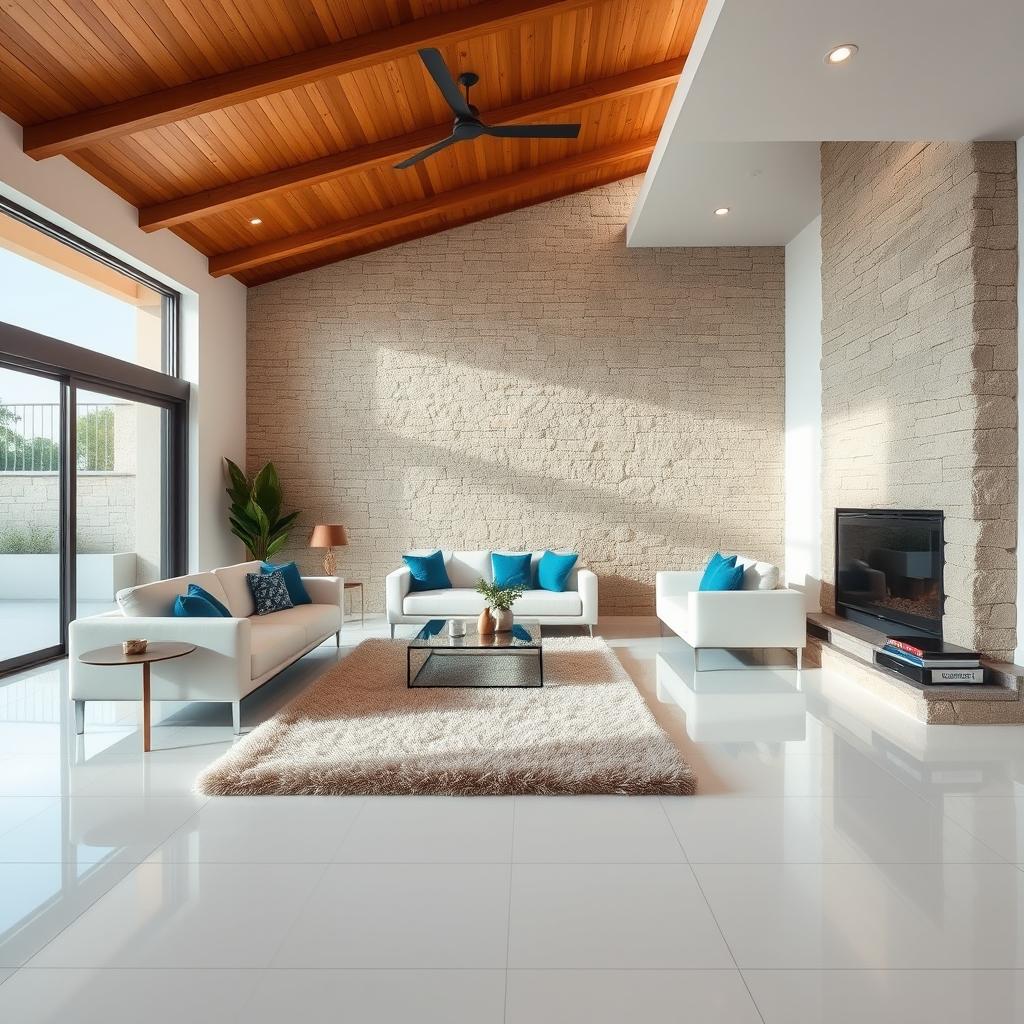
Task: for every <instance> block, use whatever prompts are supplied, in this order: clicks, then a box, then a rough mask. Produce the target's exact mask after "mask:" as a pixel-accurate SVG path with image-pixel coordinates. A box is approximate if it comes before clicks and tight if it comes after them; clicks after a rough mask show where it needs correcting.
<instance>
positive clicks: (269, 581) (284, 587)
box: [245, 569, 295, 615]
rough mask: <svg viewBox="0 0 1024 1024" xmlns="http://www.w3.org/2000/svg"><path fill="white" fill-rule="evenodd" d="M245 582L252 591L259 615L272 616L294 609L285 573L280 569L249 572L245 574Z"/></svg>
mask: <svg viewBox="0 0 1024 1024" xmlns="http://www.w3.org/2000/svg"><path fill="white" fill-rule="evenodd" d="M245 582H246V583H248V584H249V590H251V591H252V599H253V603H254V604H255V605H256V614H257V615H272V614H273V613H274V612H283V611H284V610H285V609H286V608H294V607H295V605H294V604H292V599H291V595H290V594H289V593H288V584H287V583H285V581H284V573H283V572H281V570H280V569H275V570H274V571H273V572H263V570H262V569H261V570H260V571H259V572H249V573H246V574H245Z"/></svg>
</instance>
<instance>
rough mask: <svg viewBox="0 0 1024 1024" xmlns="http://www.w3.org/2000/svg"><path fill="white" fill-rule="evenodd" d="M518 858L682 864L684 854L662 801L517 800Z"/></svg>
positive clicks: (602, 798) (608, 798)
mask: <svg viewBox="0 0 1024 1024" xmlns="http://www.w3.org/2000/svg"><path fill="white" fill-rule="evenodd" d="M512 856H513V860H515V861H517V862H523V863H528V862H534V863H545V862H566V863H578V864H584V863H602V862H603V863H615V862H622V863H637V864H639V863H678V862H680V861H682V860H684V857H683V851H682V849H681V848H680V846H679V842H678V840H677V839H676V837H675V833H674V832H673V831H672V826H671V825H670V824H669V821H668V818H666V816H665V812H664V810H663V808H662V806H661V804H660V802H659V801H658V798H657V797H628V796H586V797H579V798H577V799H572V800H566V799H565V798H564V797H558V796H551V797H547V796H527V797H516V828H515V839H514V842H513V854H512Z"/></svg>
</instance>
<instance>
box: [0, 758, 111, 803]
mask: <svg viewBox="0 0 1024 1024" xmlns="http://www.w3.org/2000/svg"><path fill="white" fill-rule="evenodd" d="M112 767H113V765H112V764H110V763H109V762H102V763H101V762H99V761H98V760H95V759H90V760H88V761H85V762H84V763H77V764H76V763H71V762H68V761H67V760H65V759H62V758H60V757H56V756H54V755H50V754H15V755H12V756H11V757H5V758H3V759H2V760H0V796H51V797H54V796H73V795H77V794H81V793H84V792H87V791H88V790H89V788H90V787H91V786H94V785H96V784H97V783H98V782H99V780H100V779H101V778H102V777H103V776H104V775H106V774H107V773H109V772H110V770H111V768H112Z"/></svg>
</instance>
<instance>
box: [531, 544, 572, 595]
mask: <svg viewBox="0 0 1024 1024" xmlns="http://www.w3.org/2000/svg"><path fill="white" fill-rule="evenodd" d="M579 557H580V556H579V555H576V554H571V555H556V554H555V552H554V551H545V552H544V554H543V555H541V556H540V561H539V562H538V563H537V583H538V584H540V589H541V590H551V591H553V592H554V593H556V594H561V593H562V592H563V591H564V590H565V585H566V583H567V582H568V581H569V573H571V572H572V567H573V566H574V565H575V564H576V559H577V558H579Z"/></svg>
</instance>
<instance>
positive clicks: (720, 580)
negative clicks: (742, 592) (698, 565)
mask: <svg viewBox="0 0 1024 1024" xmlns="http://www.w3.org/2000/svg"><path fill="white" fill-rule="evenodd" d="M742 585H743V566H742V565H737V564H736V556H735V555H730V556H729V557H728V558H724V557H723V556H722V555H721V554H719V553H718V552H717V551H716V552H715V554H714V555H712V556H711V561H709V562H708V566H707V568H706V569H705V570H704V575H703V576H702V577H701V578H700V585H699V586H698V587H697V589H698V590H739V589H740V587H741V586H742Z"/></svg>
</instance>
